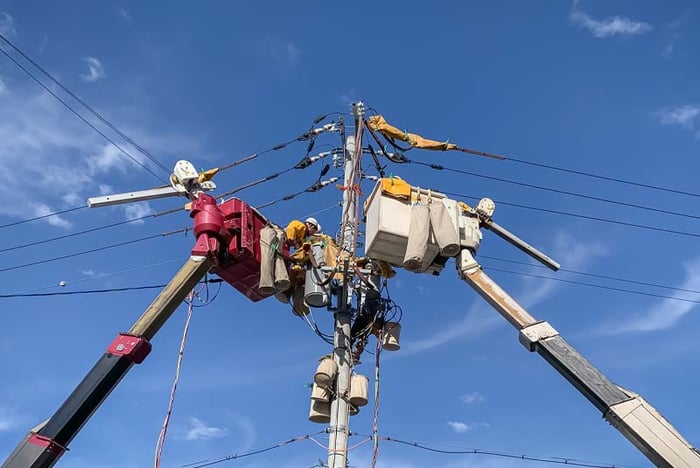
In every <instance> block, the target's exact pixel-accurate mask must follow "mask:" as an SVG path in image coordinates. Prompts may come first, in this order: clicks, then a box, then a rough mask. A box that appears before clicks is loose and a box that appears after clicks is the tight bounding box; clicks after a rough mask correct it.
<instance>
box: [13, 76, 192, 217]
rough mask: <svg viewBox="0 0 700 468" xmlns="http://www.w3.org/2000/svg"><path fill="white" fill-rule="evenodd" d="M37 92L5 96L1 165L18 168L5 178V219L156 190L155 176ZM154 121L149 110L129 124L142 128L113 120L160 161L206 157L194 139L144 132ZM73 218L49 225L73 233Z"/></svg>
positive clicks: (20, 89)
mask: <svg viewBox="0 0 700 468" xmlns="http://www.w3.org/2000/svg"><path fill="white" fill-rule="evenodd" d="M32 85H33V84H29V83H27V84H26V85H25V84H22V83H18V84H13V83H10V84H9V86H7V88H6V90H5V92H2V93H0V162H2V165H3V167H11V168H12V171H0V196H2V199H3V203H2V204H0V215H1V216H8V217H14V218H18V219H26V218H30V217H34V216H41V215H44V214H47V213H50V212H56V211H61V210H63V209H66V208H72V207H75V206H80V205H84V204H85V203H86V199H87V198H88V197H90V196H96V195H107V194H112V193H115V192H124V191H127V190H137V189H141V188H149V187H152V186H154V185H155V184H154V178H153V176H152V175H150V174H147V173H146V172H145V171H144V170H143V169H142V168H141V167H139V166H138V165H136V164H135V163H134V162H133V161H131V160H130V159H128V158H127V156H125V155H124V154H122V153H121V152H120V151H119V150H117V149H116V147H114V146H113V145H111V144H109V143H107V142H105V141H104V140H103V139H102V137H101V136H99V135H98V134H97V133H96V132H94V131H93V130H92V129H90V128H89V127H88V126H86V125H85V124H84V123H83V122H81V121H80V120H78V119H77V118H75V117H74V116H73V115H71V114H70V113H69V112H68V111H67V110H66V109H65V108H64V107H62V105H61V104H60V103H59V102H57V101H56V100H55V98H53V97H52V96H51V95H49V94H48V93H46V92H40V91H37V90H36V88H35V87H34V86H32ZM103 114H104V112H103ZM147 117H148V115H146V114H144V113H143V112H142V111H141V110H139V111H138V112H132V113H130V114H129V121H132V122H136V123H137V124H138V125H139V127H138V128H135V129H134V128H125V127H123V126H122V125H120V123H119V121H118V119H115V118H114V117H112V116H108V118H110V120H111V121H112V122H113V123H114V124H115V125H117V126H118V127H121V128H122V130H123V131H124V132H125V133H126V134H128V135H131V137H132V138H134V139H135V140H136V141H139V142H140V143H141V144H142V145H144V146H146V147H148V148H150V150H151V151H152V152H153V154H156V155H158V154H175V153H178V152H180V151H183V152H187V153H189V154H198V153H201V152H202V149H201V146H200V145H199V144H198V143H197V142H196V141H194V140H192V139H190V138H189V137H187V136H183V135H171V134H168V133H159V134H153V133H149V132H147V131H144V128H148V125H147V120H146V119H147ZM123 148H125V149H126V150H127V151H129V153H130V154H131V156H132V157H134V158H136V159H137V160H138V161H139V162H141V163H142V164H144V165H146V166H147V167H149V164H150V163H148V164H147V161H146V158H145V157H143V156H142V155H141V154H140V153H139V152H137V151H136V150H135V149H134V148H132V147H130V146H128V145H125V146H123ZM163 162H165V163H167V161H163ZM29 182H31V186H30V187H29V188H28V185H27V184H28V183H29ZM107 182H109V183H110V184H113V185H114V187H118V188H119V190H115V189H114V188H113V187H112V186H110V185H108V184H107ZM70 219H71V215H63V216H52V217H48V218H45V219H44V220H42V221H43V222H44V223H50V224H52V225H54V226H58V227H64V228H65V227H69V226H70V222H69V220H70Z"/></svg>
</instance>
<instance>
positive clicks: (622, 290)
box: [485, 267, 700, 304]
mask: <svg viewBox="0 0 700 468" xmlns="http://www.w3.org/2000/svg"><path fill="white" fill-rule="evenodd" d="M485 268H486V269H488V270H489V271H499V272H501V273H509V274H512V275H519V276H528V277H530V278H538V279H546V280H551V281H559V282H560V283H567V284H576V285H579V286H588V287H590V288H598V289H607V290H608V291H617V292H623V293H629V294H638V295H640V296H649V297H657V298H660V299H669V300H674V301H680V302H690V303H692V304H700V300H693V299H685V298H682V297H674V296H665V295H663V294H654V293H648V292H643V291H634V290H632V289H623V288H615V287H613V286H603V285H602V284H593V283H584V282H582V281H573V280H567V279H563V278H555V277H553V276H545V275H535V274H532V273H522V272H519V271H512V270H503V269H500V268H492V267H485Z"/></svg>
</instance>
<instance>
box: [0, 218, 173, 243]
mask: <svg viewBox="0 0 700 468" xmlns="http://www.w3.org/2000/svg"><path fill="white" fill-rule="evenodd" d="M178 211H182V208H177V209H174V210H168V211H165V212H161V213H151V214H148V215H145V216H141V217H138V218H134V219H127V220H124V221H119V222H117V223H112V224H105V225H103V226H97V227H94V228H90V229H85V230H83V231H77V232H72V233H70V234H64V235H62V236H57V237H51V238H49V239H43V240H39V241H34V242H28V243H26V244H21V245H15V246H13V247H6V248H4V249H0V253H3V252H8V251H11V250H20V249H24V248H27V247H33V246H35V245H42V244H47V243H49V242H54V241H57V240H62V239H68V238H71V237H75V236H80V235H83V234H88V233H91V232H96V231H101V230H103V229H109V228H113V227H117V226H121V225H124V224H129V223H133V222H135V221H142V220H144V219H146V218H154V217H158V216H164V215H166V214H171V213H176V212H178Z"/></svg>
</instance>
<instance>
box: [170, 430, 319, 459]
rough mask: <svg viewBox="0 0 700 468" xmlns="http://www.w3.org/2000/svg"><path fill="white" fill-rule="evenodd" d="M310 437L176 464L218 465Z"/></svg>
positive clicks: (301, 437)
mask: <svg viewBox="0 0 700 468" xmlns="http://www.w3.org/2000/svg"><path fill="white" fill-rule="evenodd" d="M322 432H324V431H320V432H317V434H321V433H322ZM310 438H311V434H306V435H303V436H298V437H293V438H291V439H287V440H284V441H282V442H277V443H275V444H271V445H268V446H267V447H263V448H259V449H256V450H249V451H246V452H241V453H232V454H230V455H226V456H224V457H220V458H217V459H213V460H211V459H210V460H202V461H198V462H193V463H187V464H184V465H180V466H178V468H203V467H206V466H212V465H218V464H219V463H223V462H226V461H231V460H237V459H239V458H245V457H250V456H252V455H259V454H261V453H265V452H269V451H271V450H274V449H278V448H280V447H284V446H285V445H290V444H293V443H295V442H299V441H300V440H309V439H310Z"/></svg>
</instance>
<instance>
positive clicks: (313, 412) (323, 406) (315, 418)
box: [309, 400, 331, 424]
mask: <svg viewBox="0 0 700 468" xmlns="http://www.w3.org/2000/svg"><path fill="white" fill-rule="evenodd" d="M309 421H311V422H315V423H321V424H324V423H329V422H331V404H330V403H328V402H327V401H316V400H311V407H310V408H309Z"/></svg>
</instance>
